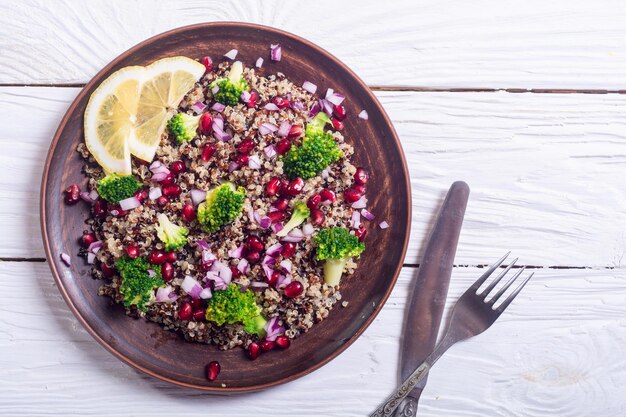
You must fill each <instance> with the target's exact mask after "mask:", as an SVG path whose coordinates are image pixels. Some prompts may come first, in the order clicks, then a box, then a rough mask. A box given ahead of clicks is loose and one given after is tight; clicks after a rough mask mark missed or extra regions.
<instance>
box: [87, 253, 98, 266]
mask: <svg viewBox="0 0 626 417" xmlns="http://www.w3.org/2000/svg"><path fill="white" fill-rule="evenodd" d="M95 261H96V254H95V253H92V252H89V253H87V263H88V264H89V265H92V264H93V263H94V262H95Z"/></svg>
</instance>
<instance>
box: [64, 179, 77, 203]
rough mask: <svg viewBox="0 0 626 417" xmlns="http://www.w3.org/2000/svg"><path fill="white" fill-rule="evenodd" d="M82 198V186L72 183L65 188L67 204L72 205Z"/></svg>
mask: <svg viewBox="0 0 626 417" xmlns="http://www.w3.org/2000/svg"><path fill="white" fill-rule="evenodd" d="M78 200H80V187H79V186H78V184H72V185H70V186H69V187H67V188H66V189H65V204H67V205H69V206H72V205H74V204H76V203H78Z"/></svg>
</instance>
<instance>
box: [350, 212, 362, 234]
mask: <svg viewBox="0 0 626 417" xmlns="http://www.w3.org/2000/svg"><path fill="white" fill-rule="evenodd" d="M359 226H361V213H359V212H358V211H356V210H355V211H353V212H352V216H351V217H350V227H351V228H352V229H358V228H359Z"/></svg>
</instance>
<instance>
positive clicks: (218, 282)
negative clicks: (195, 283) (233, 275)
mask: <svg viewBox="0 0 626 417" xmlns="http://www.w3.org/2000/svg"><path fill="white" fill-rule="evenodd" d="M206 279H207V280H209V281H213V288H214V289H216V290H225V289H226V288H228V284H229V283H230V282H226V281H225V280H224V279H223V278H221V277H220V276H219V275H218V274H217V272H215V271H209V272H207V273H206Z"/></svg>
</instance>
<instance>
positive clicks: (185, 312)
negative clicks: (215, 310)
mask: <svg viewBox="0 0 626 417" xmlns="http://www.w3.org/2000/svg"><path fill="white" fill-rule="evenodd" d="M192 315H193V310H192V308H191V304H189V303H182V304H181V305H180V308H179V309H178V318H179V319H181V320H189V319H191V316H192Z"/></svg>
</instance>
